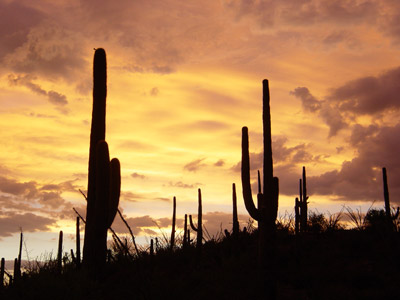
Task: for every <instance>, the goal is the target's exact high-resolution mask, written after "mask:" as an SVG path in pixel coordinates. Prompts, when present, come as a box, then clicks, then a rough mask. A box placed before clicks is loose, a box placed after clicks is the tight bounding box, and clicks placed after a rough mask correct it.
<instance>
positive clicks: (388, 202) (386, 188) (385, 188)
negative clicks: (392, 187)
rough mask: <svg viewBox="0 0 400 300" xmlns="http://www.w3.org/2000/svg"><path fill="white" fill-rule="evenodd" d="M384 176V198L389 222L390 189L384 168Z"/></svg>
mask: <svg viewBox="0 0 400 300" xmlns="http://www.w3.org/2000/svg"><path fill="white" fill-rule="evenodd" d="M382 176H383V197H384V199H385V213H386V217H387V218H388V219H389V220H391V213H390V200H389V188H388V183H387V175H386V168H382Z"/></svg>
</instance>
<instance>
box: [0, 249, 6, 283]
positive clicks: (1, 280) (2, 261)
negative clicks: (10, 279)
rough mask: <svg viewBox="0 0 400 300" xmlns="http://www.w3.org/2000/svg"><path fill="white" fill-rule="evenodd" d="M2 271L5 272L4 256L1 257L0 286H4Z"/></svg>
mask: <svg viewBox="0 0 400 300" xmlns="http://www.w3.org/2000/svg"><path fill="white" fill-rule="evenodd" d="M4 272H5V260H4V257H2V258H1V267H0V288H1V287H3V286H4Z"/></svg>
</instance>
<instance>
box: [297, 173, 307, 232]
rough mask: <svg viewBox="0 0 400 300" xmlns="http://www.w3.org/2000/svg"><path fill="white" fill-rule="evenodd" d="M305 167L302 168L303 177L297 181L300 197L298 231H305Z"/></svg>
mask: <svg viewBox="0 0 400 300" xmlns="http://www.w3.org/2000/svg"><path fill="white" fill-rule="evenodd" d="M306 180H307V179H306V167H304V166H303V176H302V179H300V180H299V196H300V200H299V202H300V231H301V232H305V231H307V223H308V222H307V219H308V206H307V205H308V202H307V200H308V196H307V181H306Z"/></svg>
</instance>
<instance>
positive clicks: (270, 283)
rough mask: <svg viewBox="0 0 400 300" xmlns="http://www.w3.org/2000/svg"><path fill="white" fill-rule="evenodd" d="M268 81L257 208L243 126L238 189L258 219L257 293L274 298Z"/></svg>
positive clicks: (274, 193)
mask: <svg viewBox="0 0 400 300" xmlns="http://www.w3.org/2000/svg"><path fill="white" fill-rule="evenodd" d="M269 102H270V97H269V86H268V80H266V79H265V80H263V113H262V115H263V132H264V133H263V137H264V168H263V172H264V176H263V188H264V190H263V193H261V180H260V176H259V175H258V178H259V191H258V194H257V200H258V201H257V202H258V203H257V204H258V205H257V207H258V208H256V206H255V204H254V202H253V196H252V192H251V183H250V155H249V136H248V129H247V127H243V128H242V172H241V173H242V189H243V198H244V204H245V206H246V209H247V211H248V213H249V214H250V216H251V217H252V218H253V219H255V220H257V221H258V260H259V280H260V285H259V286H258V287H259V288H260V294H262V295H264V296H266V297H267V298H268V299H275V298H276V278H275V277H274V276H275V275H274V257H275V247H276V245H275V239H276V237H275V235H276V224H275V222H276V217H277V214H278V196H279V180H278V178H277V177H274V176H273V163H272V142H271V113H270V106H269Z"/></svg>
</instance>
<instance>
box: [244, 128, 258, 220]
mask: <svg viewBox="0 0 400 300" xmlns="http://www.w3.org/2000/svg"><path fill="white" fill-rule="evenodd" d="M242 190H243V199H244V205H245V206H246V209H247V212H248V213H249V215H250V216H251V217H252V218H253V219H255V220H257V221H259V220H260V217H261V216H260V213H259V211H258V210H257V208H256V206H255V205H254V202H253V196H252V193H251V184H250V155H249V134H248V129H247V127H243V128H242Z"/></svg>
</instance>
